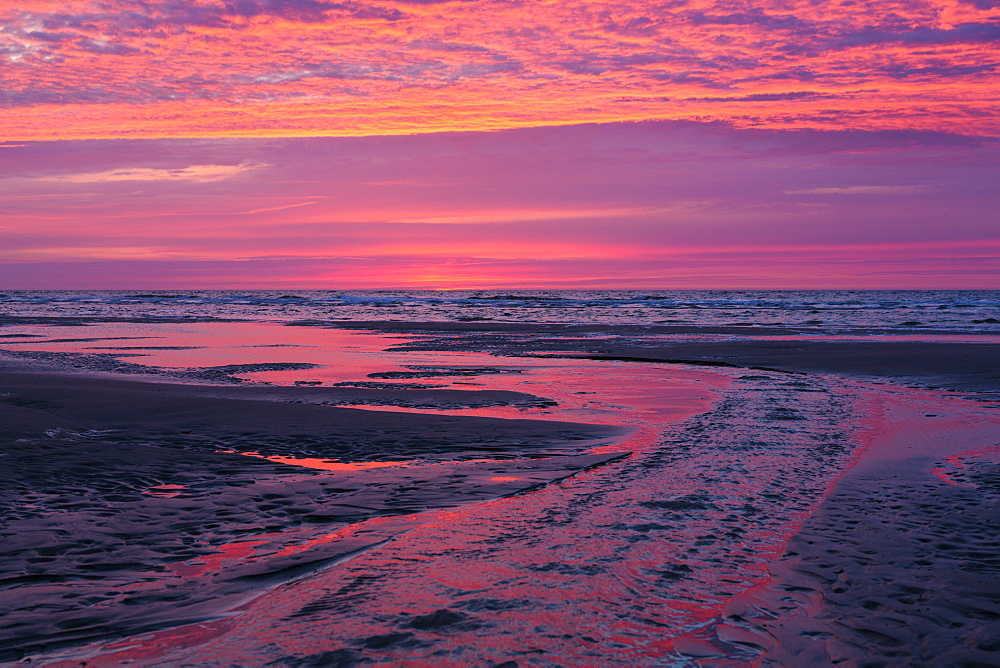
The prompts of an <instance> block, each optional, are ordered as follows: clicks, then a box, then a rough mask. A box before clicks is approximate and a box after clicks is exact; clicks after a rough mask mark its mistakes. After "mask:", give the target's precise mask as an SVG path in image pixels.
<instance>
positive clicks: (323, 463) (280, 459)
mask: <svg viewBox="0 0 1000 668" xmlns="http://www.w3.org/2000/svg"><path fill="white" fill-rule="evenodd" d="M222 452H227V453H229V454H237V455H246V456H247V457H257V458H258V459H266V460H267V461H269V462H275V463H277V464H288V465H290V466H302V467H304V468H308V469H316V470H318V471H364V470H366V469H380V468H386V467H393V466H400V467H405V466H407V464H406V463H405V462H341V461H339V460H337V459H316V458H312V457H285V456H282V455H262V454H260V453H259V452H240V451H237V450H223V451H222Z"/></svg>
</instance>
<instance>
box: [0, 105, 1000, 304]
mask: <svg viewBox="0 0 1000 668" xmlns="http://www.w3.org/2000/svg"><path fill="white" fill-rule="evenodd" d="M997 143H998V141H997V140H994V139H991V138H970V137H962V136H957V135H950V134H944V133H927V132H912V133H901V132H898V131H882V132H864V131H792V130H739V129H734V128H732V127H727V126H725V125H723V124H718V123H716V124H711V123H710V124H705V123H693V122H662V121H661V122H650V123H618V124H598V125H581V126H563V127H558V128H533V129H520V130H507V131H502V132H454V133H443V134H422V135H412V136H404V137H397V136H389V137H363V138H286V139H222V140H206V139H194V140H183V139H164V140H144V141H138V142H137V141H129V140H102V141H94V140H90V141H70V142H37V143H29V144H28V145H27V146H25V147H21V148H17V149H9V150H8V151H5V152H3V153H0V187H2V188H3V190H4V192H5V197H4V198H3V199H2V201H0V236H2V237H3V238H4V243H3V247H2V249H0V263H2V267H0V268H2V272H3V280H2V287H3V288H4V289H17V288H25V289H27V288H54V289H55V288H60V287H66V286H67V285H75V286H78V287H81V288H95V289H97V288H144V289H153V288H164V289H173V288H191V289H195V288H200V289H208V288H212V287H219V288H223V287H229V288H240V287H245V288H250V287H257V288H262V287H266V286H268V285H273V286H288V287H289V288H291V287H298V288H300V289H305V288H307V287H315V288H326V287H330V288H338V287H339V288H364V287H372V288H406V287H422V288H469V287H504V286H509V287H535V288H544V287H566V288H574V287H608V288H614V287H621V288H629V287H635V288H669V287H684V288H694V287H706V288H742V287H775V288H778V287H788V288H803V287H816V288H822V287H831V286H836V287H850V288H863V287H881V288H892V287H915V288H928V287H934V286H938V287H951V288H979V287H992V286H996V285H997V282H996V280H995V277H996V267H997V259H998V258H1000V235H998V234H997V229H998V228H997V226H996V225H995V221H996V213H997V210H996V206H995V205H996V188H995V186H996V176H997V161H996V160H995V159H994V158H995V157H996V155H997Z"/></svg>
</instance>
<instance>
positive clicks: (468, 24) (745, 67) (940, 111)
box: [0, 0, 1000, 140]
mask: <svg viewBox="0 0 1000 668" xmlns="http://www.w3.org/2000/svg"><path fill="white" fill-rule="evenodd" d="M988 5H989V3H972V2H960V1H958V0H861V1H860V2H838V1H834V2H824V3H822V4H821V5H816V4H815V3H812V2H802V1H798V0H792V1H790V2H789V1H787V0H764V1H763V2H749V1H746V2H728V1H723V0H692V1H691V2H688V3H685V4H681V5H678V6H675V7H673V8H665V7H664V6H663V5H662V3H658V2H653V1H652V0H638V1H636V2H631V3H628V4H621V3H612V2H609V1H604V0H598V1H590V0H587V1H584V0H570V1H567V2H559V3H522V2H510V3H508V2H502V3H501V2H490V1H488V0H482V1H478V2H446V3H430V4H421V3H408V2H394V1H392V0H385V1H381V2H370V3H336V2H325V1H323V0H287V1H286V2H282V3H278V4H275V3H268V2H263V1H262V0H261V1H260V2H256V1H254V0H247V1H246V2H241V3H238V4H234V3H224V2H222V1H221V0H167V1H166V2H163V3H142V4H136V3H128V2H124V1H121V0H118V2H115V1H114V0H109V1H108V2H104V3H101V5H100V9H95V5H94V3H91V2H90V1H89V0H66V1H65V2H60V3H54V2H48V1H42V0H30V1H25V2H20V3H17V6H16V7H8V8H7V9H6V10H3V11H2V12H0V59H3V60H5V61H6V63H5V85H4V91H2V92H0V101H2V103H3V105H4V107H5V113H4V116H3V120H2V121H0V123H2V124H3V130H4V135H5V137H6V138H8V139H11V140H29V139H66V138H102V137H245V136H261V137H264V136H271V137H278V136H360V135H375V134H379V135H392V134H411V133H422V132H436V131H451V130H496V129H502V128H515V127H529V126H552V125H563V124H572V123H584V122H612V121H636V120H647V119H663V120H669V119H694V120H720V121H726V122H730V123H733V124H735V125H737V126H741V127H768V128H841V129H846V128H863V129H925V130H944V131H951V132H959V133H964V134H981V135H983V134H987V135H989V134H997V133H998V132H1000V129H998V125H997V120H996V114H995V113H994V109H995V106H996V104H997V99H996V98H997V88H996V85H995V70H996V67H997V65H996V63H997V58H996V55H997V52H996V48H995V47H996V44H997V43H998V41H1000V27H998V25H997V20H998V18H1000V11H998V9H997V8H995V7H993V8H991V7H989V6H988Z"/></svg>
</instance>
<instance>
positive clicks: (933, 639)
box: [715, 390, 1000, 666]
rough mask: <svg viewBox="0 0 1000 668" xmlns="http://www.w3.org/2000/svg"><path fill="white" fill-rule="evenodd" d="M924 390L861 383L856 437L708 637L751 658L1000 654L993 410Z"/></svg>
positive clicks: (998, 658)
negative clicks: (845, 460) (855, 451)
mask: <svg viewBox="0 0 1000 668" xmlns="http://www.w3.org/2000/svg"><path fill="white" fill-rule="evenodd" d="M928 395H930V393H927V392H921V391H912V390H911V391H905V390H904V391H899V390H896V391H890V392H885V391H876V392H873V393H872V397H873V399H874V400H875V401H877V402H879V404H880V409H881V411H882V418H881V420H880V422H879V424H878V425H875V426H873V433H872V434H871V435H870V442H869V444H868V446H867V447H866V449H865V450H864V451H863V452H862V453H861V455H860V457H859V458H858V460H857V461H856V462H855V463H854V464H853V465H852V466H851V467H850V468H849V469H847V470H846V471H845V472H844V474H843V476H842V477H841V478H840V479H839V480H838V481H837V483H836V484H835V486H834V487H833V489H832V490H831V492H830V494H829V496H828V497H827V498H826V500H825V501H824V502H823V503H822V504H821V505H820V507H819V508H818V509H817V510H816V512H814V513H813V514H812V515H811V516H810V517H809V518H808V519H807V520H806V521H805V523H804V524H803V526H802V528H801V530H800V531H799V532H798V533H797V534H795V535H794V536H792V537H791V538H790V539H789V541H788V544H787V547H786V550H785V553H784V554H783V555H782V556H781V557H779V558H778V559H776V560H775V561H773V562H772V563H771V564H770V565H769V571H770V572H771V575H772V581H771V582H770V583H769V584H767V585H766V586H764V587H762V588H759V589H756V590H753V591H751V592H747V593H746V594H744V595H743V596H739V597H737V598H736V599H734V600H733V602H732V603H731V604H730V605H729V606H728V608H727V611H726V615H725V617H724V619H723V621H722V624H721V625H720V626H719V627H717V628H716V629H715V638H716V639H720V640H723V641H725V640H727V639H728V640H729V641H734V642H741V643H744V644H749V645H751V646H755V647H757V648H758V649H760V650H761V651H762V655H761V656H760V658H759V659H758V660H757V662H755V665H760V666H790V665H832V664H838V663H843V662H848V663H850V664H853V663H856V662H860V661H883V662H888V663H889V664H890V665H928V666H930V665H984V666H985V665H996V664H997V663H1000V596H998V595H997V593H996V588H995V584H996V582H997V580H998V578H1000V559H997V558H996V554H997V548H998V547H1000V539H998V538H997V536H998V535H1000V532H998V530H1000V525H998V523H997V518H998V517H1000V484H998V483H1000V415H997V413H996V412H995V411H989V410H987V409H986V408H985V407H979V406H975V405H970V404H968V403H967V402H961V401H957V400H955V399H953V398H947V397H940V396H933V395H930V396H928ZM949 469H950V472H948V471H947V470H949ZM719 628H721V629H723V632H722V633H720V632H719ZM727 634H728V635H727Z"/></svg>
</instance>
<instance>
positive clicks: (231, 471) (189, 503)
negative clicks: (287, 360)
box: [0, 361, 629, 661]
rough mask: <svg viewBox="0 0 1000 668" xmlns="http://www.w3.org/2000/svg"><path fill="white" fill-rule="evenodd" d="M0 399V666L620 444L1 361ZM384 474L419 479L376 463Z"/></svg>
mask: <svg viewBox="0 0 1000 668" xmlns="http://www.w3.org/2000/svg"><path fill="white" fill-rule="evenodd" d="M0 387H2V388H3V392H2V395H0V455H2V464H3V470H4V475H3V476H2V480H0V485H2V488H0V504H2V505H0V516H2V518H3V520H2V525H0V544H2V545H3V546H4V547H3V550H2V552H0V572H2V573H4V574H5V576H4V577H3V581H2V582H3V589H2V590H0V607H2V608H3V609H4V611H5V617H4V622H3V624H2V626H0V660H4V661H9V660H16V659H18V658H20V657H22V656H24V655H25V654H29V653H34V652H39V651H49V650H52V649H55V648H58V647H61V646H66V645H74V644H80V643H85V642H92V641H95V640H99V639H102V638H118V637H122V636H124V635H128V634H132V633H137V632H143V631H150V630H155V629H158V628H165V627H170V626H176V625H179V624H183V623H190V622H194V621H198V620H200V619H206V618H209V617H212V616H214V615H217V614H219V613H220V611H222V610H225V609H226V608H228V607H231V606H232V605H235V604H236V603H239V602H242V601H243V600H244V599H245V598H246V597H247V596H248V595H250V594H252V593H259V592H260V591H262V590H265V589H266V588H268V587H272V586H275V585H276V584H279V583H281V582H284V581H287V580H289V579H293V578H295V577H300V576H301V575H302V574H303V573H306V572H308V571H309V570H310V569H316V568H320V567H322V566H326V565H329V564H330V563H332V562H334V561H336V560H337V559H340V558H343V557H344V556H345V555H349V554H352V553H356V552H357V551H358V550H363V549H367V548H369V547H371V546H373V545H377V544H380V543H382V542H384V541H385V540H387V539H388V538H389V537H390V536H391V535H393V533H394V532H396V531H399V530H402V529H403V528H405V524H400V525H398V526H396V527H395V528H392V529H383V530H381V531H380V532H376V534H375V535H368V534H366V533H365V532H361V535H360V536H358V535H353V534H352V535H345V536H343V537H339V536H338V537H337V540H333V539H331V538H330V535H331V532H334V531H335V530H336V529H337V528H338V527H344V526H348V525H351V524H354V523H357V522H361V521H363V520H365V519H367V518H372V517H386V516H406V515H411V514H415V513H419V512H421V511H424V510H427V509H429V508H439V507H453V506H458V505H462V504H465V503H473V502H479V501H483V500H488V499H494V498H498V497H503V496H508V495H511V494H516V493H520V492H524V491H525V490H529V489H532V488H534V487H537V486H538V485H542V484H547V483H550V482H553V481H556V480H559V479H562V478H565V477H567V476H570V475H573V474H574V473H577V472H579V471H582V470H586V469H587V468H590V467H592V466H597V465H600V464H602V463H605V462H608V461H612V460H614V459H616V458H618V457H621V456H623V454H624V453H617V452H606V453H603V454H582V453H583V452H584V451H585V450H588V449H590V448H592V447H594V446H595V445H604V444H608V443H611V442H614V441H615V440H616V439H619V438H620V437H621V436H622V435H623V434H625V433H627V432H628V431H629V430H628V429H623V428H615V427H608V426H600V425H584V424H576V423H563V422H541V421H536V420H504V419H494V418H476V417H450V416H445V415H422V414H415V413H388V412H377V413H376V412H373V411H365V410H360V409H354V408H338V407H334V406H328V405H322V404H326V403H343V402H351V401H352V400H353V401H356V402H361V401H370V400H371V399H372V394H373V393H375V394H377V396H378V400H379V401H381V402H386V403H389V402H393V401H395V402H396V403H399V404H402V405H407V406H408V405H414V404H417V405H424V404H426V405H431V406H441V405H445V406H454V405H470V406H476V405H490V402H493V403H499V404H506V403H508V402H511V401H514V402H517V401H525V402H528V403H532V402H535V401H537V398H536V397H531V396H530V395H523V394H522V395H516V394H515V393H503V392H492V393H491V392H483V391H475V390H470V391H464V390H402V391H400V390H396V391H393V390H372V389H367V388H360V389H352V388H295V387H291V388H279V387H225V386H207V385H189V384H179V383H169V382H163V379H155V378H150V379H147V381H146V382H143V381H132V380H122V379H120V378H114V377H96V376H93V375H89V374H81V373H68V372H60V371H58V370H53V369H46V368H38V367H34V368H27V367H24V366H23V365H21V366H18V365H15V364H14V363H12V362H10V361H4V362H0ZM411 395H412V396H411ZM307 401H308V402H309V403H302V402H307ZM225 451H228V452H225ZM239 453H255V454H257V455H262V456H266V455H275V460H266V459H262V458H261V457H258V456H244V455H242V454H239ZM329 460H336V462H331V463H330V465H329V467H328V468H329V469H330V470H328V471H322V470H319V469H310V468H303V466H302V465H293V464H302V463H303V462H306V463H308V464H309V465H311V466H322V465H323V462H324V461H329ZM470 460H471V461H470ZM282 461H286V462H288V463H287V464H283V463H281V462H282ZM400 461H402V462H420V463H421V465H420V466H416V465H412V466H405V467H404V466H379V465H380V464H387V463H394V462H400ZM324 537H326V539H325V540H322V539H323V538H324ZM220 551H221V552H220Z"/></svg>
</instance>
